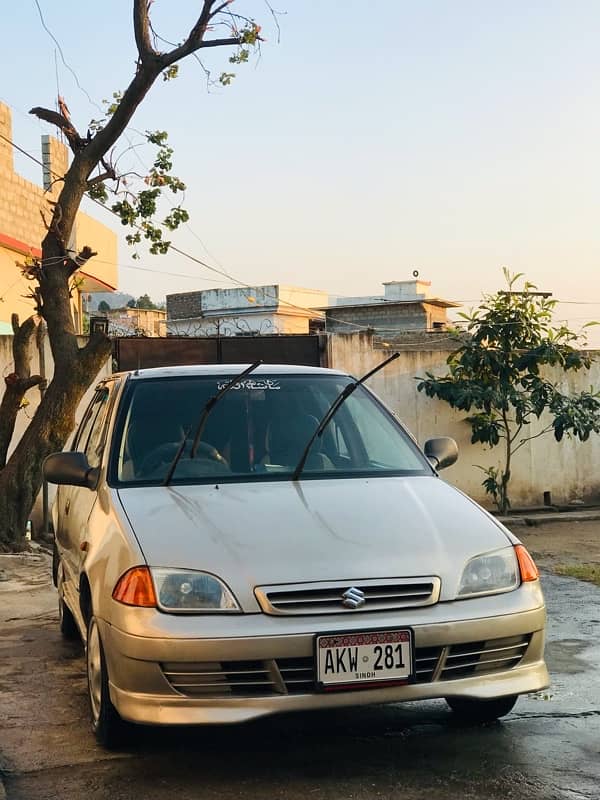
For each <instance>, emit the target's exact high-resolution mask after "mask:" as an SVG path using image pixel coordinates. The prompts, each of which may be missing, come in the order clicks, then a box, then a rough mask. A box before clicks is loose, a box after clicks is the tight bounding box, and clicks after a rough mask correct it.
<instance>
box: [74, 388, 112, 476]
mask: <svg viewBox="0 0 600 800" xmlns="http://www.w3.org/2000/svg"><path fill="white" fill-rule="evenodd" d="M109 398H110V388H109V387H108V386H102V387H101V388H100V389H98V390H97V391H96V393H95V395H94V399H93V400H92V403H91V405H90V407H89V408H88V411H87V414H86V416H85V419H84V421H83V423H82V426H81V428H80V431H79V434H78V435H77V440H76V442H75V447H74V449H75V450H76V451H78V452H80V453H85V454H86V455H87V457H88V461H89V463H90V466H91V467H97V466H99V465H100V458H101V456H102V445H103V443H104V438H103V435H102V434H103V431H104V426H105V423H106V420H107V416H108V409H109Z"/></svg>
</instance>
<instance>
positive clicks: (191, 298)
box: [167, 291, 202, 319]
mask: <svg viewBox="0 0 600 800" xmlns="http://www.w3.org/2000/svg"><path fill="white" fill-rule="evenodd" d="M201 298H202V292H201V291H200V292H180V293H179V294H168V295H167V319H190V318H191V317H201V316H202V309H201V305H200V303H201Z"/></svg>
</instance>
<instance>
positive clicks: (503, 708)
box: [446, 694, 519, 722]
mask: <svg viewBox="0 0 600 800" xmlns="http://www.w3.org/2000/svg"><path fill="white" fill-rule="evenodd" d="M518 697H519V696H518V695H516V694H510V695H507V696H506V697H495V698H494V699H493V700H476V699H474V698H471V697H447V698H446V702H447V703H448V705H449V706H450V708H451V709H452V711H453V712H454V714H455V715H456V716H457V717H458V718H459V719H461V720H465V721H466V722H493V720H496V719H498V718H499V717H504V716H505V715H506V714H508V713H509V712H510V711H512V709H513V708H514V705H515V703H516V702H517V699H518Z"/></svg>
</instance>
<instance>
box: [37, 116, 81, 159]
mask: <svg viewBox="0 0 600 800" xmlns="http://www.w3.org/2000/svg"><path fill="white" fill-rule="evenodd" d="M29 113H30V114H33V115H34V116H36V117H37V118H38V119H41V120H44V122H49V123H50V124H51V125H55V126H56V127H57V128H58V129H59V130H60V131H62V132H63V133H64V135H65V136H66V137H67V141H68V142H69V146H70V147H71V150H72V151H73V152H74V153H79V152H81V151H82V150H83V149H84V148H85V146H86V145H87V139H83V138H82V137H81V136H80V135H79V133H78V131H77V129H76V128H75V126H74V125H73V123H72V122H71V121H70V120H68V119H67V118H66V117H65V116H64V115H63V114H59V113H58V111H52V109H50V108H40V107H39V106H36V107H35V108H32V109H31V111H30V112H29Z"/></svg>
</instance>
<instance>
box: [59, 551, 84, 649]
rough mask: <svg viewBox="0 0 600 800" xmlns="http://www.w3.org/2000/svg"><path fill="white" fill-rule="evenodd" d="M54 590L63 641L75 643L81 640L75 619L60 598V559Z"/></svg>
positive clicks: (61, 597)
mask: <svg viewBox="0 0 600 800" xmlns="http://www.w3.org/2000/svg"><path fill="white" fill-rule="evenodd" d="M57 558H58V553H57ZM56 589H57V591H58V620H59V623H58V624H59V628H60V632H61V633H62V636H63V639H66V640H67V641H69V642H75V641H77V639H80V638H81V635H80V633H79V628H78V627H77V623H76V622H75V617H74V616H73V614H72V613H71V609H70V608H69V606H68V605H67V604H66V603H65V601H64V599H63V596H62V566H61V563H60V559H58V561H57V566H56Z"/></svg>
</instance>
